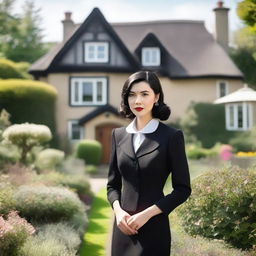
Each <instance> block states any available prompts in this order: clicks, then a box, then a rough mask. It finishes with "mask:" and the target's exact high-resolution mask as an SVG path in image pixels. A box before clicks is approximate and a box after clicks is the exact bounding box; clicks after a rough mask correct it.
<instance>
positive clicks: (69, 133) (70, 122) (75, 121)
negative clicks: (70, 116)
mask: <svg viewBox="0 0 256 256" xmlns="http://www.w3.org/2000/svg"><path fill="white" fill-rule="evenodd" d="M73 124H78V120H69V121H68V138H69V139H70V140H71V141H79V140H82V139H83V138H84V128H83V127H82V126H81V127H80V138H79V139H73V138H72V127H73V126H72V125H73Z"/></svg>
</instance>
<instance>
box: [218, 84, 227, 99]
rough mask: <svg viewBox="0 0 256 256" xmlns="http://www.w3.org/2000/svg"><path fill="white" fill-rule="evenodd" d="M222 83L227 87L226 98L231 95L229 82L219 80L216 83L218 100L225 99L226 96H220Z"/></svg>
mask: <svg viewBox="0 0 256 256" xmlns="http://www.w3.org/2000/svg"><path fill="white" fill-rule="evenodd" d="M221 83H224V84H225V87H226V94H225V95H224V96H226V95H227V94H229V84H228V81H225V80H218V81H217V82H216V96H217V98H221V97H224V96H221V95H220V92H221V90H220V86H221Z"/></svg>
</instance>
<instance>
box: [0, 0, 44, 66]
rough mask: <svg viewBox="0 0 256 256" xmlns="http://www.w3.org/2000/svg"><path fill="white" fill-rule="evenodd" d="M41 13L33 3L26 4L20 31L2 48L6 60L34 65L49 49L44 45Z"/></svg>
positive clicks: (20, 20) (20, 22) (27, 2)
mask: <svg viewBox="0 0 256 256" xmlns="http://www.w3.org/2000/svg"><path fill="white" fill-rule="evenodd" d="M6 1H7V0H6ZM9 1H10V0H9ZM39 12H40V9H36V8H35V5H34V3H33V2H32V1H26V2H25V4H24V6H23V14H22V16H21V18H20V19H19V24H18V26H17V28H18V31H16V32H15V33H14V34H13V36H12V38H9V40H8V41H9V42H8V43H6V44H4V45H3V47H2V50H3V52H4V55H5V57H6V58H8V59H11V60H13V61H27V62H30V63H32V62H34V61H35V60H37V59H38V58H39V57H41V56H42V55H43V54H45V53H46V51H47V49H46V48H45V47H44V45H43V43H42V29H41V28H40V22H41V18H40V15H39Z"/></svg>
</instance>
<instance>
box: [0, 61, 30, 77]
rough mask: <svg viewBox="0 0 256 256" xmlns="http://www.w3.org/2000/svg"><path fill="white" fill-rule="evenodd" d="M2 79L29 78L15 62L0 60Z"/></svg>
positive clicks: (0, 75)
mask: <svg viewBox="0 0 256 256" xmlns="http://www.w3.org/2000/svg"><path fill="white" fill-rule="evenodd" d="M0 78H1V79H8V78H18V79H26V78H28V76H26V75H25V73H23V72H21V71H20V70H19V69H18V68H17V66H16V64H15V63H14V62H13V61H10V60H7V59H0Z"/></svg>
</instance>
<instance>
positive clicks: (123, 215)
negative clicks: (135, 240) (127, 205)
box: [115, 208, 138, 235]
mask: <svg viewBox="0 0 256 256" xmlns="http://www.w3.org/2000/svg"><path fill="white" fill-rule="evenodd" d="M115 215H116V223H117V226H118V228H119V229H120V230H121V231H122V232H123V233H124V234H126V235H135V234H137V233H138V232H137V230H135V229H134V228H132V227H130V226H129V225H128V223H127V220H128V219H129V218H130V217H131V215H130V214H128V213H127V212H126V211H124V210H123V209H121V208H120V209H118V210H116V211H115Z"/></svg>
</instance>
